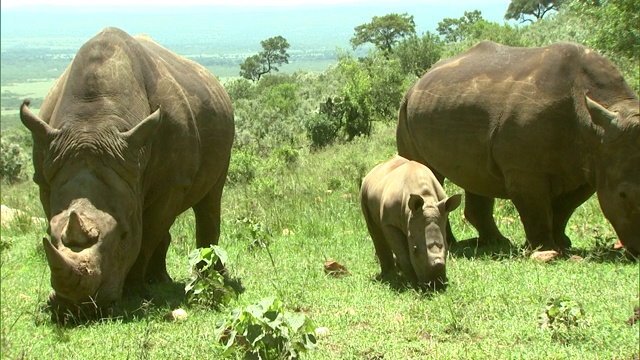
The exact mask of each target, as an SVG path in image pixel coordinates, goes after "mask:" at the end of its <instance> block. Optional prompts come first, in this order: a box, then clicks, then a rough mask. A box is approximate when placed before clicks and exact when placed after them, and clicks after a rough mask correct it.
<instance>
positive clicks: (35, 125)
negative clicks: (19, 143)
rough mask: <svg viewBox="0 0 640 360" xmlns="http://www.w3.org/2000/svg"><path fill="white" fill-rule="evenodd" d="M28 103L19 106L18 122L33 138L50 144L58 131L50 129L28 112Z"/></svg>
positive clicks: (26, 101)
mask: <svg viewBox="0 0 640 360" xmlns="http://www.w3.org/2000/svg"><path fill="white" fill-rule="evenodd" d="M30 103H31V102H30V101H29V100H28V99H27V100H24V101H23V102H22V106H20V120H21V121H22V123H23V124H24V126H26V127H27V129H29V131H31V133H32V134H33V135H34V136H36V137H38V138H40V139H42V140H45V141H46V142H48V143H49V142H51V140H53V138H54V137H55V136H56V134H57V133H58V132H59V130H57V129H54V128H52V127H51V126H50V125H49V124H47V123H46V122H44V121H43V120H42V119H40V118H39V117H38V115H36V114H34V113H33V112H31V110H29V104H30Z"/></svg>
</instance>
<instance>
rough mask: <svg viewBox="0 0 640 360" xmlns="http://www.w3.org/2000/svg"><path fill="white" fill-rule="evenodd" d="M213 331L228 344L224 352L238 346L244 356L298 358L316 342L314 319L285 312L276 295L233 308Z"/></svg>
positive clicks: (219, 339)
mask: <svg viewBox="0 0 640 360" xmlns="http://www.w3.org/2000/svg"><path fill="white" fill-rule="evenodd" d="M214 334H215V337H216V338H217V340H218V342H220V343H222V344H224V346H225V351H224V355H226V356H229V355H231V354H232V353H233V352H234V351H236V350H239V351H242V352H243V353H244V358H245V359H298V358H299V355H300V354H301V353H304V352H306V351H309V350H312V349H314V348H315V346H316V337H315V325H314V323H313V321H311V319H309V318H308V317H307V316H306V315H304V314H300V313H290V312H286V311H285V310H284V305H283V304H282V302H281V301H279V300H278V299H276V298H273V297H268V298H264V299H262V300H260V301H259V302H258V303H257V304H253V305H249V306H247V307H246V308H241V307H240V308H236V309H234V310H232V311H231V313H229V314H228V315H227V316H226V317H225V318H222V319H220V320H219V321H218V322H217V323H216V329H215V332H214Z"/></svg>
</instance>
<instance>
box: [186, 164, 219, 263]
mask: <svg viewBox="0 0 640 360" xmlns="http://www.w3.org/2000/svg"><path fill="white" fill-rule="evenodd" d="M225 178H226V172H225V174H224V175H223V176H221V180H218V183H216V184H215V185H214V187H213V188H212V189H211V190H210V191H209V192H208V193H207V194H206V195H205V196H204V198H202V200H200V201H199V202H198V203H197V204H195V205H194V206H193V213H194V215H195V218H196V247H198V248H204V247H209V246H211V245H218V240H219V239H220V213H221V199H222V188H223V186H224V181H225ZM214 268H215V269H216V270H217V271H218V272H219V273H221V274H222V275H227V274H228V272H227V269H226V268H225V267H224V266H223V264H222V263H221V262H218V263H217V264H215V266H214Z"/></svg>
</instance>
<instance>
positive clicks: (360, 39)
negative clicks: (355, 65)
mask: <svg viewBox="0 0 640 360" xmlns="http://www.w3.org/2000/svg"><path fill="white" fill-rule="evenodd" d="M354 31H355V33H354V35H353V37H352V38H351V45H352V46H353V47H354V48H356V47H358V46H360V45H362V44H365V43H372V44H373V45H374V46H375V47H376V48H378V49H379V50H381V51H382V52H383V53H385V54H390V53H392V52H393V47H394V45H395V44H396V43H397V42H398V41H399V40H400V39H402V38H404V37H406V36H409V35H415V33H416V24H415V22H414V21H413V15H409V14H407V13H404V14H396V13H391V14H387V15H384V16H374V17H373V19H372V20H371V22H370V23H366V24H362V25H358V26H356V27H355V28H354Z"/></svg>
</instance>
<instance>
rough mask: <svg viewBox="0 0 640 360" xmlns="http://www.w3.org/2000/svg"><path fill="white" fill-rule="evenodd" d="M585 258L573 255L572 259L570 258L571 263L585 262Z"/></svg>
mask: <svg viewBox="0 0 640 360" xmlns="http://www.w3.org/2000/svg"><path fill="white" fill-rule="evenodd" d="M583 260H584V258H583V257H582V256H580V255H571V257H570V258H569V261H574V262H578V261H583Z"/></svg>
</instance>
